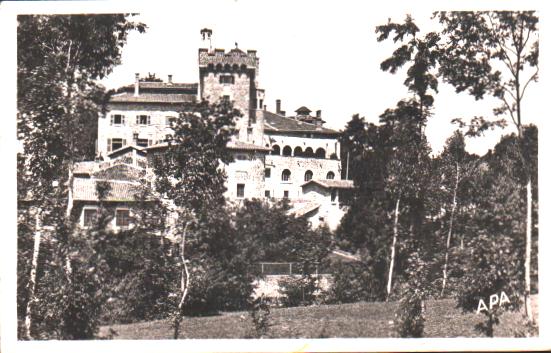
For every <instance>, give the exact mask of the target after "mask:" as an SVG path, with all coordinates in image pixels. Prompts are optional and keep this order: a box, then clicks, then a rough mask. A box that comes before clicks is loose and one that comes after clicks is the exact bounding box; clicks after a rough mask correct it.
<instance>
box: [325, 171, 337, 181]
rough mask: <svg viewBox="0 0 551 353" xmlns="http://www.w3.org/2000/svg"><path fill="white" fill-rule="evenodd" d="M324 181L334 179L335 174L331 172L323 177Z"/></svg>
mask: <svg viewBox="0 0 551 353" xmlns="http://www.w3.org/2000/svg"><path fill="white" fill-rule="evenodd" d="M325 179H335V173H333V172H329V173H327V176H326V177H325Z"/></svg>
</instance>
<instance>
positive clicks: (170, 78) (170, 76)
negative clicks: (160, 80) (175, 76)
mask: <svg viewBox="0 0 551 353" xmlns="http://www.w3.org/2000/svg"><path fill="white" fill-rule="evenodd" d="M168 84H169V85H171V84H172V75H168Z"/></svg>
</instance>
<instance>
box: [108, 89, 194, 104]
mask: <svg viewBox="0 0 551 353" xmlns="http://www.w3.org/2000/svg"><path fill="white" fill-rule="evenodd" d="M195 100H196V95H195V94H190V93H150V92H140V94H139V95H137V96H134V93H131V92H122V93H118V94H115V95H113V96H111V99H110V100H109V102H110V103H170V104H182V103H192V102H195Z"/></svg>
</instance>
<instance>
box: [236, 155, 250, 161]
mask: <svg viewBox="0 0 551 353" xmlns="http://www.w3.org/2000/svg"><path fill="white" fill-rule="evenodd" d="M235 159H237V160H240V161H246V160H248V159H249V156H247V155H246V154H237V155H235Z"/></svg>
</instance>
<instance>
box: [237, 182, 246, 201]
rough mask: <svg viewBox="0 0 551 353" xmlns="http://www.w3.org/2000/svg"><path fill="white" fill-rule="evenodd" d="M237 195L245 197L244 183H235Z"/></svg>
mask: <svg viewBox="0 0 551 353" xmlns="http://www.w3.org/2000/svg"><path fill="white" fill-rule="evenodd" d="M237 197H240V198H243V197H245V184H237Z"/></svg>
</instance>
